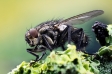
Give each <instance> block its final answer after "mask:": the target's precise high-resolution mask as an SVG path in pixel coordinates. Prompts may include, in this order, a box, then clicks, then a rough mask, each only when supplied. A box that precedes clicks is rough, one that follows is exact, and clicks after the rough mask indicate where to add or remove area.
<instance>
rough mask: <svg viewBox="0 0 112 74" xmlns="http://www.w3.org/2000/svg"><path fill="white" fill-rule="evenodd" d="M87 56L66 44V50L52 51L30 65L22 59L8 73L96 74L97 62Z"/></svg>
mask: <svg viewBox="0 0 112 74" xmlns="http://www.w3.org/2000/svg"><path fill="white" fill-rule="evenodd" d="M87 58H88V59H89V60H90V56H89V55H87V54H84V53H82V52H78V51H76V47H75V46H74V45H68V48H67V50H65V51H57V52H55V51H52V52H51V53H50V55H48V56H47V58H46V59H45V60H42V61H38V62H36V63H35V64H34V65H32V66H30V63H29V62H25V61H23V62H22V63H21V64H20V65H19V66H17V68H15V69H13V70H12V71H11V72H9V73H8V74H68V73H70V74H94V73H96V74H98V73H99V71H98V70H97V66H98V65H97V62H94V63H93V62H92V60H91V61H89V60H88V59H87ZM91 62H92V63H91Z"/></svg>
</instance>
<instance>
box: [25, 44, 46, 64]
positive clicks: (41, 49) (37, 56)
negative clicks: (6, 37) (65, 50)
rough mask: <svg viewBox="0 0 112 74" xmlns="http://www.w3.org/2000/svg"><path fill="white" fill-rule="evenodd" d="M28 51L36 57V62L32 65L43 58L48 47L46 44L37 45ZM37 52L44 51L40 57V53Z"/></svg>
mask: <svg viewBox="0 0 112 74" xmlns="http://www.w3.org/2000/svg"><path fill="white" fill-rule="evenodd" d="M27 52H28V53H30V54H32V55H33V56H35V57H36V59H35V60H34V62H32V63H31V64H30V65H32V64H34V63H35V62H36V61H39V60H41V59H42V58H43V56H44V55H45V54H46V48H45V47H44V46H42V47H40V48H37V46H36V47H35V48H34V49H31V48H28V49H27ZM36 52H43V53H42V55H41V56H40V57H39V55H37V54H36Z"/></svg>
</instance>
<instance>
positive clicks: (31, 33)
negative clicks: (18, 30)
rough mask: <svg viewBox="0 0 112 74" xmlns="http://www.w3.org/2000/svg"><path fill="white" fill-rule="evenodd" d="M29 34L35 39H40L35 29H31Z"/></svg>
mask: <svg viewBox="0 0 112 74" xmlns="http://www.w3.org/2000/svg"><path fill="white" fill-rule="evenodd" d="M29 33H30V36H32V37H35V38H36V37H38V32H37V30H36V29H35V28H32V29H30V30H29Z"/></svg>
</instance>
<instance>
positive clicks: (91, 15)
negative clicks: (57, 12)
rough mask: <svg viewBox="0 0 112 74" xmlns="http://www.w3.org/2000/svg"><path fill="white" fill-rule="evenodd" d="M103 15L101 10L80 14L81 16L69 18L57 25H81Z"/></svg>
mask: <svg viewBox="0 0 112 74" xmlns="http://www.w3.org/2000/svg"><path fill="white" fill-rule="evenodd" d="M103 13H104V11H103V10H93V11H89V12H86V13H82V14H79V15H76V16H73V17H70V18H68V19H65V20H63V21H61V22H60V24H59V25H61V24H65V25H67V24H69V25H74V24H82V23H85V22H86V21H88V20H91V19H92V18H94V17H96V16H99V15H101V14H103Z"/></svg>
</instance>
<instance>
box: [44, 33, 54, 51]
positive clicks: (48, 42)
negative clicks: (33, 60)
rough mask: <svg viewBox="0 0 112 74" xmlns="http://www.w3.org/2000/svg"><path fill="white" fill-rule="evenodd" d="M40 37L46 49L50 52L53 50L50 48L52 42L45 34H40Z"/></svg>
mask: <svg viewBox="0 0 112 74" xmlns="http://www.w3.org/2000/svg"><path fill="white" fill-rule="evenodd" d="M42 37H43V40H44V43H45V45H46V47H47V48H48V49H50V51H52V50H53V48H52V46H53V45H54V42H53V40H52V39H51V38H50V37H49V36H48V35H46V34H42Z"/></svg>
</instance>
